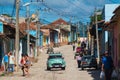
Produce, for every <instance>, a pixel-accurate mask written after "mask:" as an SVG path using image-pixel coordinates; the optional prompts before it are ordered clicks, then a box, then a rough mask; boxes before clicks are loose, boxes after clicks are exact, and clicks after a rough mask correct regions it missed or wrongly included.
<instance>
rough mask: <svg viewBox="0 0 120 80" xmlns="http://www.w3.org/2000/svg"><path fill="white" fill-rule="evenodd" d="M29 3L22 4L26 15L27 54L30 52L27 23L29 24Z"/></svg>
mask: <svg viewBox="0 0 120 80" xmlns="http://www.w3.org/2000/svg"><path fill="white" fill-rule="evenodd" d="M29 5H30V3H26V4H24V5H23V6H26V9H27V10H26V14H27V15H26V16H27V54H28V55H29V54H30V45H29V44H30V34H29V30H30V29H29V26H30V25H29V24H30V16H29Z"/></svg>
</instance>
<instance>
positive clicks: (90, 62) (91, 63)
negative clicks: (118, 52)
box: [81, 55, 98, 70]
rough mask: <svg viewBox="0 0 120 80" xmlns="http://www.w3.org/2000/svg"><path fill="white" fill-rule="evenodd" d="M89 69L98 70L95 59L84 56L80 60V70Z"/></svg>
mask: <svg viewBox="0 0 120 80" xmlns="http://www.w3.org/2000/svg"><path fill="white" fill-rule="evenodd" d="M91 67H94V68H96V69H97V68H98V67H97V60H96V58H95V57H93V56H91V55H84V56H83V57H82V60H81V69H82V70H84V68H91Z"/></svg>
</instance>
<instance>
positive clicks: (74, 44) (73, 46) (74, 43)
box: [72, 42, 75, 51]
mask: <svg viewBox="0 0 120 80" xmlns="http://www.w3.org/2000/svg"><path fill="white" fill-rule="evenodd" d="M72 46H73V51H75V42H73V44H72Z"/></svg>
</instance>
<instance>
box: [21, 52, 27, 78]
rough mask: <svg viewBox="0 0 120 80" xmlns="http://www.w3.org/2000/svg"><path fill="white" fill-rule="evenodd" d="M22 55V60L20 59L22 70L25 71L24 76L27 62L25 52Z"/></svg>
mask: <svg viewBox="0 0 120 80" xmlns="http://www.w3.org/2000/svg"><path fill="white" fill-rule="evenodd" d="M21 56H22V58H21V61H20V66H21V70H22V72H23V75H22V76H25V63H26V61H25V54H22V55H21Z"/></svg>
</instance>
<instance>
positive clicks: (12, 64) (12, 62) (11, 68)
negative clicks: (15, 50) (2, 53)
mask: <svg viewBox="0 0 120 80" xmlns="http://www.w3.org/2000/svg"><path fill="white" fill-rule="evenodd" d="M8 56H9V71H10V72H12V73H13V72H14V67H15V57H14V55H13V54H12V52H9V53H8Z"/></svg>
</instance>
